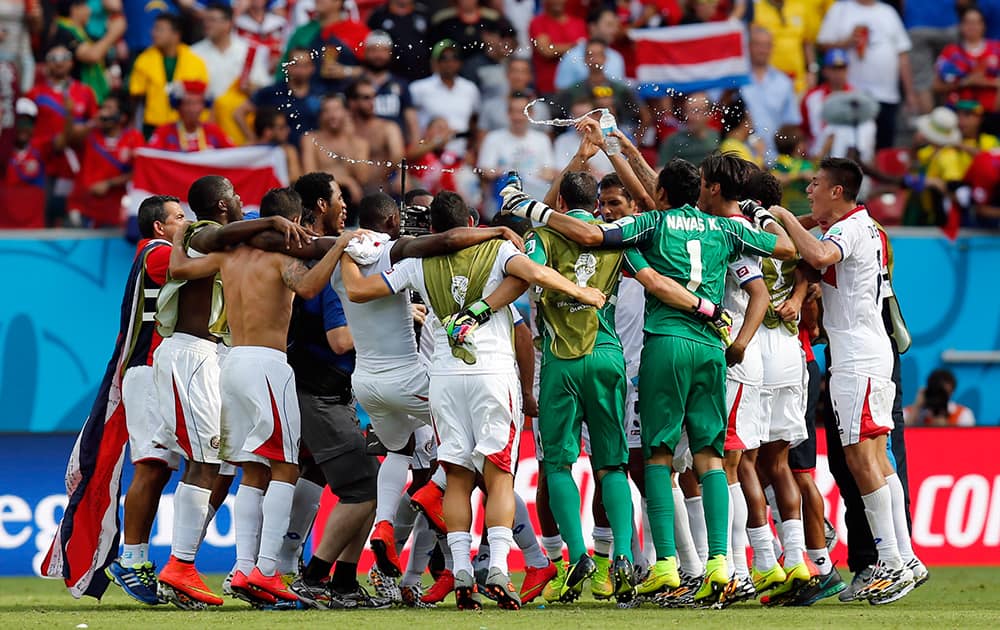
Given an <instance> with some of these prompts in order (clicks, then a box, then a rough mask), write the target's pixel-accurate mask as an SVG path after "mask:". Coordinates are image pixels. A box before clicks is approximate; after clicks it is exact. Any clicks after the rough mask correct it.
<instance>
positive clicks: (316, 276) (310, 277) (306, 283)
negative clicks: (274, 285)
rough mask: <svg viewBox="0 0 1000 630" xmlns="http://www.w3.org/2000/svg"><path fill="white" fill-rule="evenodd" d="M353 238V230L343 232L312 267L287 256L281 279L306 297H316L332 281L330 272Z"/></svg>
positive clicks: (287, 285) (335, 266)
mask: <svg viewBox="0 0 1000 630" xmlns="http://www.w3.org/2000/svg"><path fill="white" fill-rule="evenodd" d="M352 238H354V233H353V232H344V233H343V234H341V235H340V238H338V239H337V243H336V244H335V245H334V246H333V247H332V248H330V251H328V252H327V253H326V255H324V256H323V258H322V259H321V260H320V261H319V263H318V264H316V265H315V266H314V267H313V268H312V269H309V268H308V267H306V265H305V263H303V262H302V261H301V260H299V259H298V258H291V257H287V258H285V262H284V266H283V269H282V270H281V280H282V281H283V282H284V283H285V286H286V287H288V288H289V289H291V290H292V291H295V293H296V294H298V295H300V296H302V297H304V298H306V299H309V298H313V297H316V296H317V295H319V293H320V291H322V290H323V287H325V286H326V285H327V283H328V282H330V274H332V273H333V270H334V269H336V268H337V265H338V264H339V263H340V258H341V256H342V255H343V254H344V249H345V248H346V247H347V243H349V242H350V240H351V239H352Z"/></svg>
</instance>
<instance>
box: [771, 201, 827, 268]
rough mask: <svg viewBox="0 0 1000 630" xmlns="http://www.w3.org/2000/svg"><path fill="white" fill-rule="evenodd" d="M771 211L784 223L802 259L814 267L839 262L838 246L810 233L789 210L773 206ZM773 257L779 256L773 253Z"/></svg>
mask: <svg viewBox="0 0 1000 630" xmlns="http://www.w3.org/2000/svg"><path fill="white" fill-rule="evenodd" d="M771 213H772V214H773V215H774V216H775V218H777V219H778V220H780V221H781V222H782V223H783V224H784V225H785V230H787V233H788V238H789V239H790V240H791V241H792V243H794V244H795V247H796V248H797V249H798V250H799V254H800V255H801V256H802V260H804V261H806V262H807V263H809V264H810V265H811V266H812V267H813V268H814V269H825V268H826V267H829V266H830V265H835V264H837V263H838V262H840V260H841V258H842V257H843V255H842V254H841V252H840V248H839V247H837V246H836V245H835V244H833V243H831V242H830V241H824V240H820V239H818V238H816V237H815V236H813V235H812V234H810V233H809V231H808V230H806V229H805V228H804V227H802V224H800V223H799V221H798V219H796V218H795V215H793V214H792V213H791V212H789V211H788V210H785V209H784V208H781V207H779V206H774V207H772V208H771ZM775 257H776V258H778V257H779V256H777V254H775Z"/></svg>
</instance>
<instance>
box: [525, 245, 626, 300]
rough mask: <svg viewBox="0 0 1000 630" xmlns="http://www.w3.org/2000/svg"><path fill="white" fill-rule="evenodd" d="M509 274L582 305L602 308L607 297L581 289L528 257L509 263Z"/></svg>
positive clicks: (597, 291)
mask: <svg viewBox="0 0 1000 630" xmlns="http://www.w3.org/2000/svg"><path fill="white" fill-rule="evenodd" d="M506 271H507V274H508V275H511V276H516V277H518V278H520V279H521V280H524V281H526V282H529V283H531V284H537V285H538V286H541V287H545V288H546V289H551V290H553V291H560V292H562V293H565V294H566V295H568V296H570V297H571V298H573V299H575V300H576V301H577V302H580V303H581V304H589V305H591V306H595V307H597V308H602V307H603V306H604V303H605V302H606V301H607V297H606V296H605V295H604V293H602V292H601V291H600V290H599V289H595V288H592V287H580V286H577V285H576V284H575V283H573V282H570V281H569V280H567V279H566V278H564V277H563V276H562V274H560V273H559V272H558V271H556V270H555V269H552V268H551V267H546V266H543V265H539V264H538V263H534V262H532V261H531V260H530V259H529V258H528V257H527V256H514V257H513V258H511V259H510V260H508V261H507V270H506Z"/></svg>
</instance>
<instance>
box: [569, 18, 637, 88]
mask: <svg viewBox="0 0 1000 630" xmlns="http://www.w3.org/2000/svg"><path fill="white" fill-rule="evenodd" d="M621 30H622V23H621V20H619V19H618V14H617V13H616V12H615V11H614V9H612V8H610V7H609V6H608V5H600V6H598V7H597V8H596V9H594V10H593V11H591V12H590V14H589V15H588V17H587V36H588V38H589V41H593V40H601V41H602V42H604V43H605V44H606V49H605V51H604V56H605V61H604V67H603V68H601V70H602V71H603V72H604V76H605V77H607V78H608V79H609V80H613V81H622V80H624V79H625V59H624V58H623V57H622V55H621V53H619V52H618V51H617V50H615V49H613V48H611V44H612V43H613V42H614V41H615V40H616V39H617V38H618V35H619V32H620V31H621ZM589 41H580V42H579V43H577V44H576V45H575V46H573V47H572V48H570V49H569V50H567V51H566V54H565V55H563V56H562V59H560V60H559V65H558V66H556V78H555V86H556V89H558V90H565V89H566V88H569V87H572V86H573V85H574V84H576V83H580V82H581V81H585V80H586V79H587V76H588V75H589V74H590V69H589V67H588V66H587V59H586V52H587V45H588V43H589Z"/></svg>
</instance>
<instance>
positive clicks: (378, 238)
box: [344, 232, 389, 266]
mask: <svg viewBox="0 0 1000 630" xmlns="http://www.w3.org/2000/svg"><path fill="white" fill-rule="evenodd" d="M388 243H389V235H388V234H383V233H382V232H371V233H366V234H362V235H361V236H356V237H354V238H353V239H351V242H350V243H348V244H347V249H345V250H344V251H346V252H347V254H348V255H349V256H350V257H351V258H353V259H354V262H356V263H358V264H359V265H361V266H365V265H370V264H372V263H374V262H376V261H378V259H379V256H381V255H382V248H383V247H385V246H386V245H387V244H388Z"/></svg>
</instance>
